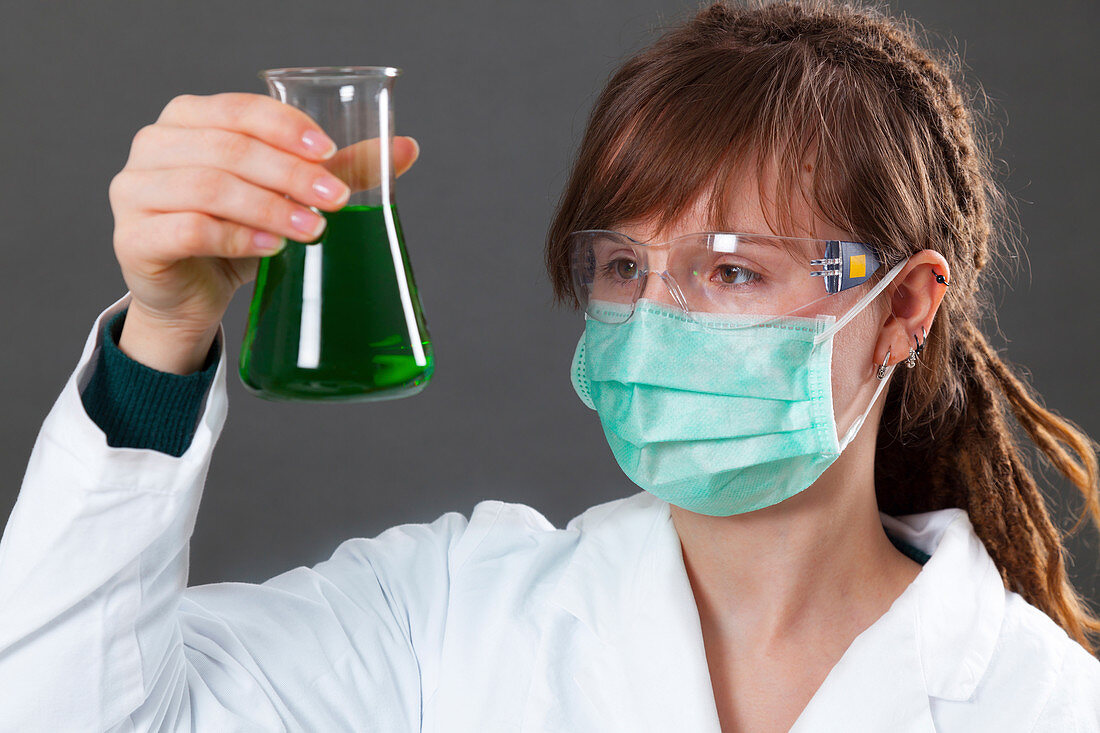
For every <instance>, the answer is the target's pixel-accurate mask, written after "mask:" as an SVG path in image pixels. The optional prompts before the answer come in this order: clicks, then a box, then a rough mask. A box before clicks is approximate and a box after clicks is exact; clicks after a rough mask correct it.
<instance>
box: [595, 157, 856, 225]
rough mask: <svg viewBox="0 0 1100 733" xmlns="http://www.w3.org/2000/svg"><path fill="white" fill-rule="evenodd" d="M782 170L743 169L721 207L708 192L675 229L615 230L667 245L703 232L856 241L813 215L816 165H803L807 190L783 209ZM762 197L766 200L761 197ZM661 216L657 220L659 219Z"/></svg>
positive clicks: (794, 193) (797, 189)
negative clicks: (780, 197) (780, 201)
mask: <svg viewBox="0 0 1100 733" xmlns="http://www.w3.org/2000/svg"><path fill="white" fill-rule="evenodd" d="M777 170H778V169H777V166H776V164H775V163H774V162H773V163H771V164H770V165H768V166H766V167H765V170H764V174H763V178H762V179H761V178H760V177H758V176H757V172H756V166H755V165H743V166H741V169H740V170H739V171H738V172H737V173H735V174H732V175H730V176H729V178H728V181H727V183H726V191H725V197H724V199H723V201H722V202H721V205H719V206H717V207H715V206H713V205H712V199H711V196H712V194H711V188H710V187H707V188H705V189H704V191H703V193H701V194H700V195H699V196H697V197H696V199H695V200H694V201H692V202H691V204H690V205H689V206H688V207H687V208H686V210H685V211H684V213H683V214H682V215H681V216H680V217H679V218H678V219H676V221H675V222H673V224H671V225H670V226H667V227H665V228H664V229H661V228H659V227H658V226H657V225H656V224H655V221H651V220H640V221H627V222H621V223H619V224H617V225H615V226H613V227H610V228H612V229H614V230H615V231H619V232H622V233H623V234H626V235H628V236H630V237H631V238H633V239H635V240H637V241H639V242H664V241H668V240H670V239H673V238H675V237H677V236H680V235H682V234H690V233H693V232H704V231H727V232H746V233H753V234H775V235H780V236H788V237H814V238H819V239H844V240H851V239H852V238H853V237H852V234H851V233H850V232H848V231H845V230H844V229H841V228H839V227H837V226H835V225H833V224H831V223H830V222H828V221H825V220H824V219H821V218H820V217H818V216H817V215H816V213H815V212H814V208H813V206H811V203H810V201H809V200H808V199H807V198H806V196H805V194H804V191H809V190H812V172H813V167H812V164H809V163H806V164H804V165H803V167H802V169H801V171H800V173H801V176H802V178H803V181H802V185H795V186H793V190H791V191H788V192H787V193H788V197H787V199H786V201H784V202H783V204H784V205H783V206H782V207H781V206H780V205H779V204H778V202H777V200H776V199H777V197H778V191H777V181H778V174H777ZM761 193H763V195H761ZM656 219H657V217H656V216H655V217H653V220H656Z"/></svg>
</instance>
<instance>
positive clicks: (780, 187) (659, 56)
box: [546, 0, 1100, 651]
mask: <svg viewBox="0 0 1100 733" xmlns="http://www.w3.org/2000/svg"><path fill="white" fill-rule="evenodd" d="M921 35H922V32H921V30H920V29H919V27H918V26H917V25H916V23H915V22H914V21H913V20H912V19H908V18H901V19H899V18H895V17H891V16H890V15H889V14H888V13H887V12H886V11H885V10H884V9H882V8H881V7H878V6H874V5H868V4H859V3H854V2H841V1H840V0H832V1H831V0H792V1H790V2H771V1H769V0H747V1H746V2H745V3H743V4H737V5H735V4H732V2H716V3H713V4H709V5H707V6H705V7H703V8H701V9H700V10H699V11H698V12H697V14H696V15H695V16H694V17H692V18H690V19H689V20H687V21H686V22H684V23H682V24H680V25H678V26H673V27H672V28H670V29H667V30H666V31H665V33H664V34H663V35H661V36H660V37H659V38H658V39H657V40H656V41H655V42H654V43H652V44H651V45H650V46H649V47H647V48H645V49H642V50H641V51H640V52H638V53H637V54H635V55H633V56H632V57H630V58H628V59H627V60H626V61H625V62H623V63H622V64H621V66H619V68H618V69H617V70H616V71H615V72H614V73H613V74H612V76H611V78H610V80H609V81H608V83H607V84H606V86H605V87H604V89H603V91H602V92H601V94H600V96H599V98H598V99H597V100H596V103H595V105H594V107H593V110H592V112H591V115H590V118H589V120H588V125H587V128H586V130H585V134H584V137H583V139H582V142H581V146H580V149H579V151H578V155H577V158H576V161H575V163H574V166H573V169H572V171H571V173H570V178H569V181H568V183H567V184H566V188H565V191H564V192H563V194H562V197H561V200H560V201H559V203H558V206H557V210H556V212H555V216H554V219H553V221H552V223H551V226H550V228H549V231H548V234H547V241H546V266H547V269H548V271H549V274H550V279H551V281H552V284H553V287H554V295H555V299H556V301H557V302H559V303H571V304H572V305H573V307H577V306H578V305H579V303H578V302H577V300H576V298H575V296H574V295H573V293H572V288H571V284H570V272H569V262H568V251H567V249H566V247H565V246H564V239H565V236H566V235H567V234H568V233H569V232H571V231H574V230H576V229H604V228H606V229H613V228H615V224H616V223H618V222H624V221H651V222H653V223H655V224H656V225H657V226H658V228H660V229H663V228H664V227H666V226H668V225H670V224H672V223H673V222H675V221H676V220H677V219H679V218H680V217H681V216H682V215H683V213H684V212H685V211H686V210H687V209H688V207H689V205H690V204H691V203H692V202H694V201H696V200H698V199H699V197H700V196H706V199H705V200H706V201H708V202H709V204H708V212H709V213H708V217H709V223H710V224H711V225H712V226H713V228H714V229H715V230H721V229H726V230H729V229H730V228H731V227H730V223H729V222H727V221H725V219H724V211H723V207H722V202H723V201H725V200H726V197H725V194H726V191H727V184H728V183H729V181H730V179H731V177H732V176H734V175H737V174H738V173H739V172H741V171H743V170H744V169H743V167H742V166H743V165H744V164H745V162H746V161H749V160H755V161H756V164H757V169H756V173H757V176H758V180H759V181H763V180H764V177H763V171H764V167H765V165H767V163H768V162H769V161H773V162H776V163H778V166H779V167H778V170H779V171H780V178H779V180H778V182H777V184H776V186H777V195H774V196H773V197H772V200H774V201H775V202H776V204H777V206H778V207H780V216H781V217H783V218H784V219H785V221H786V222H787V226H790V223H789V222H791V221H792V219H791V215H790V206H789V203H788V204H787V205H786V208H784V205H785V202H789V201H790V192H791V191H792V190H793V188H794V187H796V186H797V187H802V190H803V191H805V183H804V174H805V172H810V173H811V180H812V183H811V184H810V189H811V190H810V192H809V194H808V195H807V197H806V198H807V200H808V201H809V202H810V203H811V206H812V207H813V209H814V211H815V213H816V214H817V215H818V216H819V217H821V218H823V219H825V220H827V221H830V222H832V223H834V224H835V225H837V226H839V227H841V228H842V229H843V230H845V231H849V232H851V233H852V235H853V236H854V238H856V239H858V240H860V241H865V242H873V243H877V244H878V245H879V246H880V248H881V252H880V253H881V255H882V257H883V259H884V260H885V261H886V262H888V263H891V264H892V263H895V262H898V261H900V260H901V259H903V258H905V257H907V256H909V255H910V254H912V253H914V252H916V251H918V250H921V249H925V248H927V249H933V250H936V251H938V252H940V253H941V254H942V255H943V256H944V257H945V258H946V259H947V262H948V265H949V267H950V272H951V273H952V280H951V285H950V287H949V288H948V289H947V293H946V295H945V297H944V300H943V302H942V304H941V306H940V309H939V311H938V314H937V317H936V319H935V320H934V322H933V325H932V329H931V332H930V333H929V334H928V336H927V340H926V348H925V349H924V350H923V352H922V354H921V364H922V368H920V369H913V370H909V369H905V370H901V371H900V372H896V373H895V376H894V377H893V378H892V383H891V385H890V389H889V392H888V395H887V400H886V404H885V408H884V412H883V417H882V422H881V424H880V429H879V434H878V447H877V451H876V458H875V477H876V491H877V493H878V502H879V508H880V509H881V510H882V511H885V512H887V513H891V514H908V513H916V512H923V511H929V510H934V509H941V508H946V507H960V508H963V509H965V510H966V511H967V513H968V515H969V517H970V520H971V522H972V524H973V525H974V529H975V531H976V532H977V534H978V536H979V537H980V538H981V540H982V542H983V543H984V544H985V547H986V548H987V550H988V552H989V554H990V556H991V557H992V558H993V560H994V562H995V563H996V565H997V567H998V569H999V570H1000V572H1001V575H1002V578H1003V580H1004V582H1005V585H1006V587H1008V588H1009V589H1011V590H1014V591H1016V592H1018V593H1020V594H1021V595H1022V596H1023V597H1024V598H1025V599H1027V601H1028V602H1030V603H1031V604H1032V605H1034V606H1037V607H1038V608H1040V609H1042V610H1043V611H1044V612H1046V613H1047V614H1048V615H1049V616H1050V617H1051V618H1053V619H1054V620H1055V621H1056V622H1057V623H1058V624H1060V625H1061V626H1062V628H1064V629H1065V630H1066V632H1067V633H1068V634H1069V635H1070V636H1071V637H1072V638H1074V639H1075V640H1077V641H1078V642H1079V643H1081V644H1082V645H1083V646H1085V647H1086V648H1087V649H1089V650H1090V651H1091V650H1093V647H1092V644H1091V638H1090V637H1092V636H1094V635H1096V634H1097V633H1100V619H1098V618H1097V617H1096V616H1095V615H1094V614H1093V613H1092V612H1091V611H1090V610H1089V609H1088V607H1087V606H1086V604H1085V603H1084V602H1083V601H1082V599H1081V598H1080V597H1079V596H1078V594H1077V593H1076V592H1075V590H1074V588H1073V587H1072V585H1071V584H1070V582H1069V579H1068V576H1067V573H1066V568H1065V561H1064V554H1065V549H1064V546H1063V543H1062V535H1061V533H1060V531H1059V530H1058V529H1057V528H1056V527H1055V525H1054V523H1053V522H1052V521H1051V517H1050V513H1049V511H1048V509H1047V507H1046V504H1045V502H1044V500H1043V496H1042V494H1041V492H1040V488H1039V486H1038V484H1037V482H1036V479H1035V476H1034V475H1033V473H1032V471H1031V470H1030V469H1029V467H1028V465H1027V462H1026V460H1025V457H1024V455H1023V453H1022V448H1021V445H1020V442H1019V441H1018V439H1017V437H1016V434H1015V432H1014V425H1013V424H1012V421H1013V420H1014V421H1015V423H1016V425H1018V426H1019V427H1020V428H1022V429H1023V432H1024V433H1026V435H1027V437H1028V438H1029V439H1030V441H1032V442H1033V443H1034V445H1035V446H1037V447H1038V449H1039V451H1040V452H1041V454H1042V456H1043V457H1045V459H1046V460H1047V461H1049V463H1050V464H1051V465H1053V466H1054V467H1055V468H1056V469H1057V470H1058V471H1059V472H1061V473H1062V474H1063V475H1064V476H1065V477H1067V478H1068V479H1069V481H1071V482H1072V483H1073V485H1074V486H1075V487H1077V489H1079V490H1080V492H1081V496H1082V497H1083V499H1084V502H1083V512H1082V514H1081V517H1080V519H1079V521H1078V526H1079V525H1080V524H1081V523H1082V522H1083V521H1084V520H1085V519H1086V518H1090V519H1091V520H1092V522H1093V523H1094V524H1096V526H1098V527H1100V471H1098V468H1097V454H1096V444H1095V443H1094V442H1093V441H1092V440H1091V439H1090V438H1089V437H1088V436H1087V435H1085V434H1084V433H1083V432H1082V431H1081V430H1080V429H1078V428H1077V427H1076V426H1075V425H1074V424H1073V423H1071V422H1069V421H1068V420H1066V419H1065V418H1062V417H1059V416H1058V415H1056V414H1054V413H1053V412H1051V411H1050V410H1047V409H1045V408H1044V407H1043V406H1042V405H1041V404H1040V401H1039V398H1038V397H1037V395H1035V394H1034V393H1033V392H1032V390H1031V389H1030V388H1029V387H1028V386H1027V385H1026V384H1025V383H1024V382H1023V381H1022V380H1021V379H1020V378H1019V377H1018V376H1017V375H1016V374H1015V373H1014V371H1013V369H1012V368H1011V367H1010V366H1009V365H1008V364H1006V363H1005V362H1004V361H1003V360H1002V359H1001V358H1000V357H999V356H998V355H997V353H996V352H995V351H994V349H993V348H992V347H991V346H990V344H989V342H988V341H987V340H986V337H985V336H984V335H983V333H982V331H981V328H980V323H981V319H982V318H983V317H984V316H985V315H987V314H988V313H989V305H988V298H987V297H986V296H985V293H984V291H983V288H982V285H983V284H984V280H985V279H986V276H987V275H988V274H989V271H990V270H992V269H995V268H994V267H992V266H993V265H996V264H997V263H998V261H999V258H1000V254H1001V251H1002V250H1004V249H1005V248H1007V247H1014V246H1017V245H1018V243H1017V240H1016V237H1015V235H1014V226H1015V221H1014V218H1013V217H1012V216H1010V214H1011V213H1012V210H1011V207H1012V201H1011V199H1010V198H1009V197H1008V196H1007V195H1006V193H1005V192H1004V191H1003V189H1002V188H1001V187H1000V186H999V184H998V182H997V181H996V179H995V176H994V171H993V168H992V163H991V153H990V150H989V145H988V137H989V135H988V134H987V133H986V131H985V130H984V125H985V124H986V119H985V117H983V116H982V115H981V114H980V113H979V112H980V111H979V110H978V109H977V107H976V104H974V103H968V102H966V101H964V98H963V94H962V93H961V92H960V89H964V88H963V87H962V82H961V81H958V82H956V81H955V78H956V77H959V76H960V74H959V72H958V58H957V56H956V55H955V54H953V53H941V52H937V51H933V50H932V46H931V44H928V43H924V42H922V41H918V38H920V36H921ZM964 91H965V89H964ZM766 194H767V192H765V191H763V183H761V197H762V200H765V199H764V196H765V195H766ZM765 216H767V212H765ZM769 223H770V222H769ZM773 229H775V227H774V226H773ZM775 231H784V230H783V229H775ZM1074 529H1077V527H1075V528H1074Z"/></svg>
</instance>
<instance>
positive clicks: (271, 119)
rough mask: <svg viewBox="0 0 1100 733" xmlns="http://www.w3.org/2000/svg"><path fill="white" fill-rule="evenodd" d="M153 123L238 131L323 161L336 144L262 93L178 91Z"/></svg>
mask: <svg viewBox="0 0 1100 733" xmlns="http://www.w3.org/2000/svg"><path fill="white" fill-rule="evenodd" d="M157 123H158V124H166V125H175V126H177V127H218V128H221V129H223V130H232V131H234V132H241V133H244V134H246V135H251V136H252V137H255V138H258V139H260V140H263V141H264V142H266V143H267V144H269V145H272V146H274V147H277V148H280V149H282V150H286V151H287V152H290V153H296V154H298V155H305V156H307V157H309V158H310V159H311V160H325V159H327V158H330V157H331V156H332V155H333V153H335V152H336V143H334V142H333V141H332V138H330V137H329V136H328V135H327V134H325V131H324V130H322V129H321V127H320V125H318V124H317V122H316V121H315V120H314V119H313V118H312V117H310V116H309V115H308V114H306V113H305V112H303V111H302V110H300V109H298V108H297V107H294V106H291V105H289V104H287V103H285V102H280V101H279V100H277V99H275V98H274V97H269V96H266V95H263V94H252V93H247V92H222V93H220V94H210V95H199V94H181V95H180V96H178V97H174V98H173V99H172V100H171V101H170V102H168V104H167V105H165V107H164V110H163V111H162V112H161V113H160V117H158V118H157Z"/></svg>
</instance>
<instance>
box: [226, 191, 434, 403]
mask: <svg viewBox="0 0 1100 733" xmlns="http://www.w3.org/2000/svg"><path fill="white" fill-rule="evenodd" d="M387 208H388V209H389V214H390V216H391V220H392V225H393V229H392V231H393V234H392V245H393V246H392V247H391V234H390V230H389V228H388V227H387V226H386V212H385V211H384V209H383V207H378V206H346V207H344V208H343V209H341V210H340V211H337V212H322V213H324V215H325V218H326V219H327V220H328V224H327V225H326V228H325V230H324V232H323V233H322V235H321V239H319V240H318V241H317V243H315V244H302V243H300V242H295V241H293V240H288V241H287V246H286V247H285V248H284V249H283V250H282V251H281V252H279V253H278V254H276V255H274V256H273V257H265V258H263V259H261V260H260V265H259V271H258V272H257V275H256V286H255V289H254V291H253V293H252V303H251V305H250V306H249V309H248V329H247V331H246V332H245V337H244V343H243V344H242V346H241V358H240V375H241V381H242V382H244V385H245V387H246V388H247V389H248V390H249V391H250V392H252V393H253V394H255V395H257V396H259V397H264V398H266V399H273V400H325V401H358V400H386V399H395V398H398V397H408V396H410V395H413V394H416V393H417V392H419V391H420V390H422V389H423V388H424V386H425V385H426V384H427V383H428V380H429V379H430V378H431V375H432V370H433V368H434V359H433V357H432V345H431V340H430V337H429V336H428V329H427V326H426V324H425V323H424V315H423V312H422V309H421V305H420V298H419V297H418V296H417V292H416V283H415V282H414V280H413V273H412V269H411V268H410V267H409V259H408V256H407V254H406V252H405V238H404V235H403V234H402V232H401V223H400V221H399V220H398V218H397V209H396V207H393V206H390V207H387ZM394 249H397V250H398V251H399V253H400V262H398V263H397V264H396V266H395V260H394V254H393V250H394ZM398 268H400V271H401V272H403V273H404V276H405V277H404V279H405V283H406V297H405V298H402V292H401V288H400V286H399V278H398V271H399V270H398ZM414 346H415V347H419V348H414Z"/></svg>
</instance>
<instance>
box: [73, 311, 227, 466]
mask: <svg viewBox="0 0 1100 733" xmlns="http://www.w3.org/2000/svg"><path fill="white" fill-rule="evenodd" d="M125 320H126V311H125V310H123V311H122V312H120V313H118V314H116V315H115V316H114V317H112V318H111V319H110V320H109V321H108V322H107V324H106V325H105V326H104V328H103V339H102V346H101V347H100V349H99V356H98V358H97V361H96V365H95V371H94V372H93V373H92V378H91V379H90V380H89V381H88V384H87V386H86V387H85V388H84V391H83V392H82V393H81V395H80V398H81V401H82V402H83V403H84V410H85V411H86V412H87V413H88V417H90V418H91V419H92V421H93V422H94V423H95V424H96V425H98V426H99V428H100V430H102V431H103V432H104V434H106V436H107V445H109V446H111V447H113V448H148V449H151V450H155V451H159V452H161V453H167V454H168V455H170V456H177V457H178V456H182V455H183V454H184V453H185V452H186V451H187V448H188V447H189V446H190V445H191V439H192V438H193V437H194V435H195V428H196V427H197V425H198V420H199V415H200V413H201V411H202V408H203V403H204V402H205V398H206V391H207V389H208V388H209V387H210V383H211V382H213V381H214V373H215V372H216V371H217V367H218V359H219V357H220V355H221V344H220V343H219V341H218V340H217V339H215V341H214V344H213V345H212V346H211V347H210V352H209V353H208V354H207V355H206V361H205V362H204V363H203V366H202V368H201V369H200V370H199V371H196V372H193V373H191V374H184V375H180V374H170V373H168V372H162V371H159V370H157V369H152V368H150V367H147V366H145V365H144V364H141V363H140V362H137V361H134V360H133V359H131V358H130V357H128V356H126V354H124V353H122V350H121V349H119V348H118V338H119V336H120V335H121V334H122V325H123V323H125Z"/></svg>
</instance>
